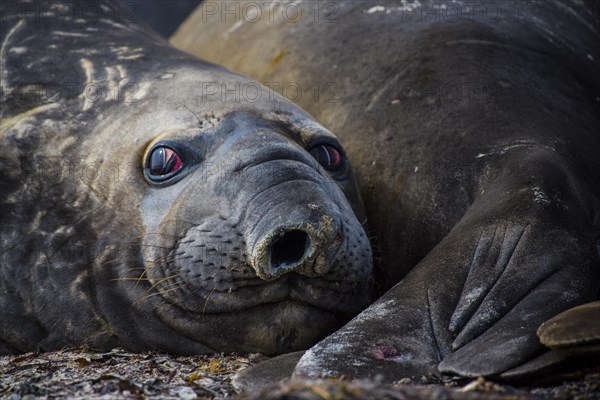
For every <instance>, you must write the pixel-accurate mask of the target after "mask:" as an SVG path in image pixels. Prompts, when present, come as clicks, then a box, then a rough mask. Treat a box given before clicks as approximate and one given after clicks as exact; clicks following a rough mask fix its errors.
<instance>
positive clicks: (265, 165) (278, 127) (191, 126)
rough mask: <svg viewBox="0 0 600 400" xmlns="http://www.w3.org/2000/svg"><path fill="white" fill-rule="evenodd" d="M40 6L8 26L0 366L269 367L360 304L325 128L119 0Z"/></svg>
mask: <svg viewBox="0 0 600 400" xmlns="http://www.w3.org/2000/svg"><path fill="white" fill-rule="evenodd" d="M36 4H37V7H45V8H43V10H44V12H43V13H39V12H36V10H31V6H32V5H31V4H28V5H27V4H24V3H11V6H15V7H21V8H17V9H9V10H8V11H7V13H6V18H5V19H4V20H3V21H2V27H1V29H2V32H1V33H2V36H1V43H2V61H1V62H2V92H1V93H0V95H1V105H2V107H1V117H2V137H1V148H2V152H1V155H0V162H1V164H2V176H1V180H0V203H1V204H0V206H1V208H0V210H1V214H0V216H1V231H0V235H1V240H2V260H1V261H2V263H1V265H0V353H10V352H22V351H31V350H51V349H57V348H60V347H63V346H66V345H83V344H85V345H88V346H90V347H92V348H102V349H109V348H111V347H113V346H125V347H127V348H129V349H131V350H135V351H142V350H148V349H160V350H165V351H169V352H173V353H180V354H181V353H183V354H190V353H203V352H212V351H247V352H249V351H252V352H257V351H258V352H263V353H266V354H278V353H282V352H286V351H292V350H298V349H304V348H307V347H308V346H310V345H312V344H314V343H315V342H316V341H317V340H319V339H321V338H323V337H324V336H326V335H327V334H329V333H331V332H332V331H334V330H335V329H337V328H339V327H340V326H341V325H342V324H343V323H345V322H347V321H348V320H349V319H350V318H351V317H352V316H353V315H356V314H357V313H358V312H359V311H360V310H362V309H364V308H365V307H366V305H367V304H368V303H369V302H370V301H371V300H372V299H371V282H372V278H371V274H372V259H371V250H370V246H369V243H368V240H367V238H366V234H365V231H364V229H363V227H362V225H361V223H360V222H359V221H364V219H365V218H364V211H363V209H362V205H361V200H360V198H359V195H358V191H357V188H356V186H355V182H354V178H353V175H352V171H351V169H350V165H349V163H348V160H347V159H346V158H345V156H344V154H343V149H342V148H341V146H340V145H339V143H338V141H337V139H336V138H335V137H334V136H333V135H332V134H331V133H330V132H329V131H327V130H326V129H325V128H323V127H322V126H320V125H319V124H317V123H316V122H315V121H314V120H313V119H312V118H310V117H309V116H308V115H307V114H306V113H305V112H303V111H302V110H300V109H299V108H298V107H296V106H294V105H292V104H291V103H289V102H287V101H286V100H285V99H283V98H281V97H280V96H278V95H275V94H273V93H272V92H270V91H269V90H268V89H267V88H265V87H263V86H261V85H259V84H258V83H256V82H254V81H251V80H249V79H247V78H245V77H243V76H241V75H238V74H234V73H232V72H229V71H228V70H226V69H224V68H221V67H219V66H216V65H213V64H209V63H206V62H202V61H199V60H197V59H195V58H194V57H192V56H190V55H188V54H185V53H183V52H180V51H178V50H175V49H174V48H173V47H171V46H170V45H169V44H168V43H167V42H166V41H164V40H163V39H161V38H160V37H159V36H158V35H156V34H155V33H153V32H152V31H151V30H149V29H148V28H146V27H145V26H143V25H140V24H138V23H135V22H132V21H131V20H130V19H129V17H128V16H127V15H125V14H124V13H123V12H122V10H119V9H116V8H114V5H113V3H111V2H100V3H97V4H95V6H96V10H98V11H99V12H101V14H102V15H101V16H100V17H99V18H93V19H90V18H85V17H80V13H81V12H82V9H81V8H78V7H80V6H82V5H81V4H79V5H78V4H76V3H71V2H67V3H65V4H62V5H61V4H58V3H57V2H55V1H53V2H52V8H51V9H49V8H48V3H36ZM85 5H86V6H89V5H90V3H89V2H86V3H85ZM38 11H39V10H38ZM57 13H58V14H59V15H57ZM231 88H234V89H235V88H243V89H241V90H247V92H243V93H250V94H247V95H240V93H239V91H240V90H238V92H237V97H233V98H232V97H231V96H232V95H231ZM213 89H214V90H213ZM227 90H229V91H227ZM234 92H235V90H234ZM227 96H230V97H227ZM319 146H321V147H322V146H328V147H327V148H328V149H331V148H334V149H336V150H331V151H334V152H335V151H337V153H334V154H338V155H339V156H340V157H339V160H338V161H339V163H338V164H336V166H337V168H335V170H331V168H330V167H331V165H330V164H326V163H324V162H323V160H320V161H317V160H316V159H315V158H314V157H313V155H311V154H312V153H309V150H311V149H314V148H319ZM158 148H162V149H163V150H162V151H165V150H164V149H165V148H167V149H170V150H169V151H174V152H175V153H177V155H178V156H179V158H180V161H181V164H182V165H181V167H177V168H178V169H170V168H171V167H169V169H165V172H169V173H171V172H173V174H172V175H168V174H166V173H162V172H160V173H159V172H157V171H161V169H160V168H159V169H157V167H153V166H152V165H153V164H152V163H151V162H150V161H151V160H152V159H153V157H154V156H153V154H154V151H155V150H156V149H158ZM169 154H171V153H169ZM154 158H156V157H154ZM173 160H175V158H173ZM161 165H162V164H161ZM164 165H166V164H164ZM165 168H166V167H165ZM173 168H174V167H173ZM153 176H159V177H163V178H164V179H162V178H161V181H160V182H157V181H156V180H153V179H154V178H153Z"/></svg>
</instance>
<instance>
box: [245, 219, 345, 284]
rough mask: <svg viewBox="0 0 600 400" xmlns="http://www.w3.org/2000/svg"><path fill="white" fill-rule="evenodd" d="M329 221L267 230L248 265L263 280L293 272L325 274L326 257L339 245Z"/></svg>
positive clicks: (337, 232)
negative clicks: (250, 265)
mask: <svg viewBox="0 0 600 400" xmlns="http://www.w3.org/2000/svg"><path fill="white" fill-rule="evenodd" d="M333 225H337V224H336V223H333V224H332V223H331V221H330V220H328V221H326V222H324V223H319V222H316V223H312V224H311V223H307V224H290V225H287V226H278V227H276V228H272V229H270V230H268V231H267V232H266V233H265V234H263V235H262V237H261V238H260V239H259V240H258V241H257V243H256V245H255V246H254V249H253V251H252V257H251V264H252V267H253V268H254V270H255V271H256V274H257V275H258V276H259V277H260V278H262V279H264V280H268V281H270V280H274V279H277V278H279V277H280V276H282V275H284V274H286V273H289V272H297V273H299V274H301V275H305V276H310V277H315V276H320V275H323V274H325V273H327V272H328V270H329V268H328V264H329V263H330V262H331V260H330V258H331V257H330V255H331V254H333V253H335V252H336V250H337V248H338V247H339V243H340V230H339V226H333Z"/></svg>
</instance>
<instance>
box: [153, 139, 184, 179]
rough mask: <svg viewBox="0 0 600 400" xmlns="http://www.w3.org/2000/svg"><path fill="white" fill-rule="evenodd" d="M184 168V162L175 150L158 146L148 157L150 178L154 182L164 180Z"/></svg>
mask: <svg viewBox="0 0 600 400" xmlns="http://www.w3.org/2000/svg"><path fill="white" fill-rule="evenodd" d="M181 168H183V162H182V161H181V157H180V156H179V154H177V153H176V152H175V150H173V149H171V148H169V147H166V146H158V147H156V148H155V149H153V150H152V153H150V156H149V157H148V176H149V177H150V179H152V180H164V179H166V178H170V177H171V176H173V175H175V173H177V172H178V171H179V170H181Z"/></svg>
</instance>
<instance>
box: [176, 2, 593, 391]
mask: <svg viewBox="0 0 600 400" xmlns="http://www.w3.org/2000/svg"><path fill="white" fill-rule="evenodd" d="M470 3H473V2H470ZM475 3H477V4H475V6H474V5H473V4H469V2H466V1H452V2H450V1H441V2H440V1H432V0H430V1H423V0H422V1H420V2H417V3H415V2H412V1H406V2H404V1H403V2H392V1H379V0H378V1H360V2H358V1H339V2H335V3H334V7H331V3H328V2H314V1H313V2H311V1H305V2H302V8H303V10H304V14H303V16H302V17H301V18H299V19H298V18H291V17H288V18H284V17H283V16H282V15H285V14H282V12H281V8H284V5H279V6H276V7H275V9H274V11H273V12H271V13H269V10H268V9H263V11H262V15H263V18H260V19H259V20H258V21H254V20H253V21H252V23H250V22H248V21H246V20H244V19H242V20H241V22H240V21H235V20H234V19H233V18H229V19H226V18H222V17H223V15H224V14H223V13H215V12H213V11H214V10H213V9H206V8H204V9H203V8H202V6H201V7H200V8H199V9H197V11H196V12H195V13H194V14H193V15H192V16H191V17H190V18H188V20H186V22H184V24H183V25H182V26H181V27H180V29H179V30H178V32H176V34H175V35H174V36H173V37H172V42H173V43H174V44H175V45H176V46H178V47H180V48H183V49H185V50H186V51H189V52H191V53H193V54H196V55H198V56H201V57H203V58H205V59H208V60H211V61H214V62H218V63H221V64H223V65H225V66H227V67H229V68H231V69H233V70H236V71H239V72H242V73H244V74H247V75H248V76H250V77H252V78H254V79H257V80H259V81H261V82H265V83H269V84H270V85H271V86H273V87H276V88H279V89H280V90H282V93H283V94H285V90H284V89H285V88H286V87H287V86H289V84H291V83H294V84H296V85H300V86H301V87H302V88H303V89H304V90H305V95H304V96H301V97H298V98H296V99H295V100H296V102H297V103H298V104H299V105H300V106H302V107H303V108H304V109H305V110H307V111H308V112H309V113H311V114H312V115H313V116H315V118H316V119H317V120H318V121H319V122H321V123H323V124H324V125H325V126H327V127H328V128H329V129H331V130H332V131H334V132H336V133H337V134H338V135H339V137H340V140H342V142H343V143H344V145H345V146H346V149H347V152H348V154H349V155H350V156H351V157H352V159H353V166H354V167H355V171H356V173H357V180H358V182H359V187H360V189H361V193H362V194H363V198H364V199H365V206H366V211H367V217H368V221H369V226H370V228H371V229H372V232H373V235H374V236H375V242H376V244H377V246H378V248H379V254H380V257H381V267H382V271H381V273H380V276H379V279H380V280H381V281H382V282H383V284H382V286H383V287H382V288H383V289H387V288H390V287H391V289H390V290H389V291H387V293H385V294H384V295H383V296H382V297H381V298H380V299H379V300H378V301H377V302H375V303H374V304H373V305H371V306H370V307H369V308H368V309H367V310H365V311H364V312H363V313H361V314H360V315H359V316H358V317H356V318H355V319H354V320H352V321H351V322H350V323H349V324H347V325H346V326H345V327H344V328H342V329H340V330H339V331H337V332H336V333H335V334H333V335H331V336H329V337H328V338H326V339H325V340H323V341H322V342H320V343H319V344H318V345H316V346H314V347H312V348H311V349H310V350H309V351H308V352H307V353H306V354H305V355H304V356H303V357H302V358H301V359H300V361H299V363H298V365H297V366H296V369H295V373H296V374H300V375H309V376H318V375H326V376H339V375H350V376H354V377H375V376H380V377H383V379H384V380H386V381H394V380H398V379H400V378H403V377H411V378H415V379H419V378H420V377H421V376H422V375H438V374H439V373H440V372H442V373H453V374H460V375H464V376H473V377H475V376H481V375H483V376H502V377H505V378H519V377H526V376H528V375H531V374H535V373H541V372H543V371H544V370H545V369H546V368H549V367H551V366H553V365H554V364H556V363H557V362H559V361H560V359H561V357H557V356H556V354H554V353H548V352H547V349H545V348H544V346H542V344H541V343H540V342H539V339H538V337H537V336H536V329H537V328H538V326H540V324H542V323H543V322H544V321H546V320H548V319H549V318H551V317H553V316H554V315H556V314H558V313H559V312H561V311H563V310H566V309H568V308H570V307H573V306H576V305H579V304H582V303H586V302H589V301H592V300H595V299H597V298H598V288H599V285H600V261H599V255H598V251H597V249H598V248H600V247H598V238H599V237H600V207H599V204H600V202H599V195H600V187H599V186H598V182H600V158H599V156H598V155H599V154H600V134H599V133H600V115H599V113H598V98H599V94H600V76H599V75H598V73H597V71H598V70H599V69H600V68H599V67H600V66H599V65H598V64H599V62H600V45H599V43H600V34H599V32H600V29H599V24H598V15H599V14H598V3H597V2H593V1H583V2H582V1H576V0H553V1H539V2H534V1H523V2H516V3H515V2H512V1H508V0H506V1H504V0H502V1H500V0H499V1H495V2H491V3H493V4H491V6H490V7H491V8H488V6H482V4H481V3H482V2H475ZM487 3H490V2H487ZM328 4H329V6H328ZM477 7H478V8H477ZM319 9H320V10H321V12H320V13H319V12H315V10H319ZM457 12H458V13H462V16H460V15H459V17H458V18H457V14H456V13H457ZM449 13H450V14H449ZM293 15H294V16H295V15H296V14H293ZM266 16H273V19H271V18H267V17H266ZM315 87H318V88H321V89H320V90H321V91H320V94H321V96H320V97H315V96H313V95H312V94H313V90H314V88H315ZM307 92H308V93H307ZM332 94H333V97H332V96H331V95H332ZM294 95H295V94H291V95H290V96H291V97H292V96H294ZM328 100H329V101H328ZM397 282H399V283H397ZM396 283H397V284H396ZM394 284H396V285H395V286H393V285H394Z"/></svg>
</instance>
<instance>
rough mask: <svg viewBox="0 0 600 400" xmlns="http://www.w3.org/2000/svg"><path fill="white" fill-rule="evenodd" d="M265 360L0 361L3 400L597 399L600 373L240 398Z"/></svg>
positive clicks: (341, 386) (300, 389)
mask: <svg viewBox="0 0 600 400" xmlns="http://www.w3.org/2000/svg"><path fill="white" fill-rule="evenodd" d="M265 359H266V357H264V356H261V355H259V354H250V355H224V354H215V355H212V356H192V357H176V356H171V355H167V354H162V353H142V354H134V353H129V352H126V351H124V350H120V349H115V350H113V351H111V352H106V353H98V352H92V351H88V350H82V349H77V350H63V351H56V352H49V353H27V354H23V355H18V356H0V398H1V399H15V400H16V399H46V398H51V399H62V398H69V399H131V398H133V399H214V398H239V399H247V400H250V399H261V400H262V399H264V400H271V399H273V400H274V399H288V400H293V399H303V400H304V399H306V400H308V399H311V400H312V399H315V400H342V399H365V400H366V399H373V400H375V399H377V400H380V399H395V400H402V399H406V400H411V399H414V400H420V399H427V400H435V399H440V400H441V399H447V400H452V399H455V400H463V399H464V400H471V399H482V400H485V399H502V400H508V399H581V400H583V399H592V400H593V399H596V400H600V368H593V369H591V370H586V371H581V372H575V373H570V374H566V375H562V376H561V375H558V376H555V377H554V379H553V383H552V384H550V385H548V384H545V385H543V386H542V385H540V384H539V382H538V383H537V386H535V387H527V386H520V387H517V386H509V385H505V384H501V383H494V382H491V381H487V380H484V379H481V378H480V379H477V380H461V381H448V382H446V383H445V384H434V385H432V384H423V383H421V382H407V381H401V382H399V383H397V384H395V385H381V384H378V383H377V382H373V381H371V382H368V381H352V382H350V381H344V380H312V381H309V380H294V381H287V382H283V383H280V384H279V385H276V386H272V387H268V388H265V389H263V390H262V391H261V392H257V393H252V394H236V393H235V391H234V388H233V386H232V384H231V378H232V376H233V375H234V374H235V373H236V372H237V371H239V370H241V369H243V368H246V367H248V366H250V365H253V364H256V363H257V362H260V361H262V360H265Z"/></svg>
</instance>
